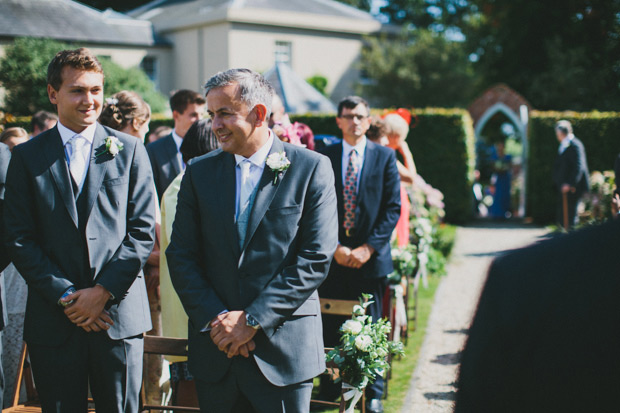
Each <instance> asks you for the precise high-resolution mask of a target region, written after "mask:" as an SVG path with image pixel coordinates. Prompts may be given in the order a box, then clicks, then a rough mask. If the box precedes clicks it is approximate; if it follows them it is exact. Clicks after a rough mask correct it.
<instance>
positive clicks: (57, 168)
mask: <svg viewBox="0 0 620 413" xmlns="http://www.w3.org/2000/svg"><path fill="white" fill-rule="evenodd" d="M46 143H47V148H46V150H44V151H43V152H44V156H45V157H46V158H47V160H48V161H49V163H50V165H51V166H50V171H51V173H52V178H53V180H54V182H55V183H56V187H57V188H58V192H60V196H61V197H62V200H63V202H64V204H65V207H66V208H67V212H69V215H70V216H71V219H72V220H73V223H74V224H75V226H76V228H77V226H78V213H77V207H76V205H75V198H74V195H73V189H72V187H71V177H70V176H69V167H68V165H67V158H66V155H65V149H64V147H63V145H62V139H61V137H60V133H58V128H57V127H54V129H52V130H51V132H50V136H48V138H47V139H46Z"/></svg>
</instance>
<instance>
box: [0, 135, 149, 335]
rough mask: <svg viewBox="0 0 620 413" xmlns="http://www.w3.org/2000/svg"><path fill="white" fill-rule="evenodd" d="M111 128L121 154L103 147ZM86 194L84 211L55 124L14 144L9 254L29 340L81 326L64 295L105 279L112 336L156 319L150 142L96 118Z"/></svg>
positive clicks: (6, 218) (10, 173) (133, 331)
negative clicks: (22, 292)
mask: <svg viewBox="0 0 620 413" xmlns="http://www.w3.org/2000/svg"><path fill="white" fill-rule="evenodd" d="M110 135H113V136H116V137H117V138H118V139H119V140H120V141H121V142H122V143H123V145H124V149H123V150H122V151H121V152H120V153H119V154H118V155H116V156H115V157H113V156H112V155H110V154H109V153H107V152H106V150H105V139H106V138H107V137H108V136H110ZM82 196H85V197H86V198H85V200H84V204H83V205H85V210H84V212H82V213H81V214H78V208H77V205H76V201H75V200H74V196H73V190H72V188H71V178H70V173H69V168H68V165H67V161H66V158H65V151H64V148H63V146H62V140H61V138H60V134H59V133H58V129H57V128H52V129H50V130H49V131H46V132H44V133H42V134H40V135H39V136H37V137H36V138H34V139H32V140H31V141H29V142H27V143H24V144H22V145H19V147H16V148H15V149H14V151H13V157H12V159H11V163H10V166H9V171H8V175H7V183H6V203H5V214H4V222H5V227H6V231H7V246H8V248H9V253H10V256H11V259H12V261H13V263H14V264H15V266H16V267H17V269H18V271H19V272H20V274H21V275H22V276H23V277H24V279H25V280H26V282H27V283H28V303H27V307H26V320H25V325H24V338H25V339H26V341H31V342H33V343H38V344H45V345H52V346H53V345H60V344H62V343H63V342H64V341H65V340H66V339H67V338H68V337H69V335H71V334H72V332H73V330H74V329H75V328H78V327H76V326H75V325H74V324H72V323H71V322H70V321H69V319H68V318H67V317H66V316H65V315H64V313H63V310H62V308H61V307H60V306H59V305H58V304H57V302H58V300H59V298H60V297H61V295H62V294H63V293H64V292H65V291H66V289H67V288H68V287H70V286H75V287H76V288H77V289H82V288H87V287H92V286H93V285H95V284H101V285H102V286H103V287H105V288H106V289H107V290H108V291H110V292H111V293H112V295H113V296H114V297H115V301H113V302H110V303H109V309H108V311H109V312H110V315H111V317H112V319H113V320H114V323H115V324H114V326H113V327H112V328H110V330H109V331H108V335H109V336H110V337H111V338H113V339H121V338H127V337H131V336H135V335H138V334H141V333H143V332H145V331H148V330H149V329H150V328H151V321H150V315H149V307H148V300H147V296H146V287H145V283H144V279H143V278H142V275H141V269H142V267H143V266H144V264H145V263H146V260H147V258H148V256H149V254H150V252H151V250H152V248H153V244H154V240H155V207H154V205H155V193H154V190H153V181H152V174H151V168H150V167H149V163H148V158H147V154H146V151H145V149H144V145H142V143H141V142H140V141H139V140H138V139H136V138H134V137H131V136H129V135H126V134H124V133H120V132H117V131H115V130H113V129H110V128H106V127H104V126H101V125H98V126H97V130H96V133H95V137H94V140H93V153H92V157H91V161H90V166H89V169H88V174H87V177H86V181H85V184H84V189H83V195H82ZM80 218H81V221H79V219H80Z"/></svg>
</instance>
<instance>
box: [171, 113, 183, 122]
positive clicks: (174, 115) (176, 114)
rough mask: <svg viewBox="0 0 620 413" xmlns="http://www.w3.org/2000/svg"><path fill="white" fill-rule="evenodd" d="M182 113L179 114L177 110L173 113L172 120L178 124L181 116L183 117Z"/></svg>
mask: <svg viewBox="0 0 620 413" xmlns="http://www.w3.org/2000/svg"><path fill="white" fill-rule="evenodd" d="M181 115H182V113H179V112H177V111H176V110H173V111H172V119H174V121H175V122H176V121H177V119H178V118H179V116H181Z"/></svg>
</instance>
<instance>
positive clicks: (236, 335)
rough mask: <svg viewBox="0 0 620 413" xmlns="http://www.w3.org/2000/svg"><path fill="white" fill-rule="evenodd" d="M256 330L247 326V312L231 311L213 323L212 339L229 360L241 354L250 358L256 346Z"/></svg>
mask: <svg viewBox="0 0 620 413" xmlns="http://www.w3.org/2000/svg"><path fill="white" fill-rule="evenodd" d="M255 335H256V330H255V329H253V328H252V327H248V326H247V325H246V319H245V311H229V312H227V313H224V314H220V315H218V316H217V317H216V318H215V320H213V321H212V322H211V339H212V340H213V343H215V345H216V346H217V347H218V348H219V349H220V350H221V351H223V352H225V353H227V355H228V358H233V357H235V356H237V355H239V354H241V355H242V356H243V357H246V358H247V357H249V356H250V352H251V351H254V349H255V348H256V344H255V343H254V341H253V340H252V339H253V338H254V336H255Z"/></svg>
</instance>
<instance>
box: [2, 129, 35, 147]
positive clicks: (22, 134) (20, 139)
mask: <svg viewBox="0 0 620 413" xmlns="http://www.w3.org/2000/svg"><path fill="white" fill-rule="evenodd" d="M28 139H29V138H28V132H26V130H25V129H24V128H18V127H14V128H7V129H6V130H5V131H4V132H2V133H0V143H3V144H5V145H6V146H8V147H9V150H11V151H13V148H14V147H16V146H17V145H19V144H22V143H24V142H28Z"/></svg>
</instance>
